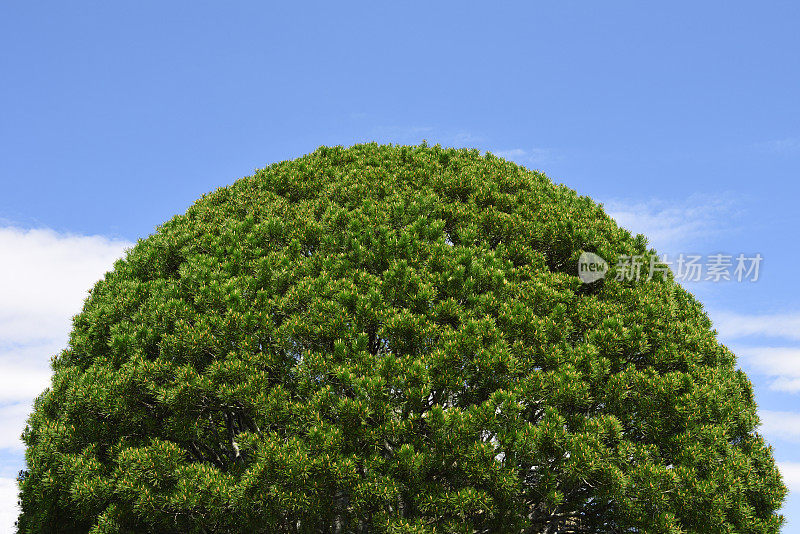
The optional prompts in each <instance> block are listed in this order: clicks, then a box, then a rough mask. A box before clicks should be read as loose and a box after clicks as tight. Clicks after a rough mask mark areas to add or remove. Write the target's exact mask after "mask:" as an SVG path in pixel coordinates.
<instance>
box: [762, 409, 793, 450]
mask: <svg viewBox="0 0 800 534" xmlns="http://www.w3.org/2000/svg"><path fill="white" fill-rule="evenodd" d="M758 415H759V417H760V418H761V428H760V431H761V433H762V434H764V435H765V436H767V438H769V439H770V440H775V439H782V440H785V441H791V442H796V443H800V413H797V412H780V411H773V410H759V411H758Z"/></svg>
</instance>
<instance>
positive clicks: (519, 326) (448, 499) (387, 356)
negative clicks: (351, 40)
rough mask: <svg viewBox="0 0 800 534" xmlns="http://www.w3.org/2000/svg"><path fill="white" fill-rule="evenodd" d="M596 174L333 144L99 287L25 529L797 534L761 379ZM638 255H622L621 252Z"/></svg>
mask: <svg viewBox="0 0 800 534" xmlns="http://www.w3.org/2000/svg"><path fill="white" fill-rule="evenodd" d="M582 251H592V252H595V253H597V254H600V255H601V256H603V257H605V258H606V259H609V260H614V259H615V258H616V257H618V255H620V254H645V255H647V254H653V253H655V251H653V250H648V249H647V247H646V241H645V239H644V237H643V236H636V237H633V236H631V235H630V233H628V232H627V231H626V230H623V229H621V228H619V227H618V226H617V225H616V224H615V223H614V221H613V220H612V219H610V218H609V217H608V216H607V215H606V214H605V213H604V212H603V210H602V207H601V206H598V205H597V204H595V203H594V202H592V201H591V200H590V199H589V198H586V197H581V196H578V195H577V194H576V193H575V192H574V191H572V190H570V189H568V188H566V187H564V186H560V185H554V184H553V183H552V182H550V181H549V180H548V179H547V178H546V177H545V176H543V175H542V174H540V173H537V172H532V171H529V170H526V169H524V168H521V167H519V166H517V165H515V164H513V163H509V162H506V161H503V160H502V159H499V158H497V157H495V156H493V155H491V154H486V155H482V154H481V153H479V152H478V151H477V150H454V149H443V148H441V147H439V146H438V145H437V146H434V147H428V146H427V145H425V144H423V145H422V146H417V147H407V146H379V145H376V144H366V145H358V146H354V147H351V148H347V149H345V148H342V147H334V148H320V149H318V150H317V151H316V152H314V153H313V154H310V155H308V156H306V157H303V158H300V159H297V160H294V161H288V162H282V163H277V164H274V165H270V166H269V167H267V168H265V169H263V170H259V171H257V172H256V174H255V175H254V176H250V177H246V178H242V179H241V180H238V181H237V182H235V183H234V184H233V185H231V186H230V187H225V188H221V189H218V190H217V191H215V192H213V193H212V194H209V195H207V196H204V197H203V198H201V199H200V200H199V201H198V202H197V203H195V204H194V205H193V206H192V207H191V208H190V209H189V210H188V212H187V213H186V214H185V215H180V216H176V217H174V218H173V219H172V220H170V221H169V222H167V223H166V224H164V225H163V226H161V227H160V228H158V231H157V232H156V233H155V234H153V235H151V236H150V237H148V238H147V239H143V240H140V241H139V242H138V244H137V245H136V246H135V247H133V249H132V250H130V251H129V252H128V254H127V256H126V257H125V258H124V259H122V260H120V261H118V262H117V263H116V264H115V266H114V270H113V271H111V272H109V273H107V275H106V276H105V278H104V279H103V280H102V281H100V282H98V283H97V285H96V286H95V287H94V288H93V289H92V290H91V292H90V295H89V297H88V298H87V300H86V302H85V305H84V308H83V311H82V312H81V313H80V314H79V315H77V316H76V317H75V318H74V329H73V331H72V334H71V337H70V342H69V346H68V348H67V349H66V350H64V351H63V352H62V353H61V354H60V355H58V356H57V357H55V358H54V360H53V368H54V370H55V374H54V377H53V380H52V386H51V387H50V388H49V389H48V390H46V391H45V392H44V393H43V394H42V395H41V396H40V397H39V398H38V399H37V401H36V405H35V410H34V413H33V414H32V415H31V417H30V420H29V424H28V428H27V429H26V431H25V434H24V440H25V442H26V443H27V453H26V458H27V471H26V472H24V473H23V474H22V475H21V477H20V479H21V505H22V514H21V516H20V519H19V531H20V532H24V533H34V532H35V533H39V532H59V533H72V532H91V533H93V534H100V533H103V534H110V533H162V532H163V533H168V532H196V533H203V532H220V533H257V532H265V533H266V532H292V533H295V532H298V533H299V532H303V533H311V532H389V533H412V532H413V533H432V532H441V533H444V532H530V533H544V532H556V531H557V532H650V533H653V532H665V533H667V532H668V533H675V534H677V533H702V534H709V533H734V532H747V533H767V532H770V533H775V532H778V529H779V527H780V524H781V523H782V521H783V519H782V517H781V516H779V515H778V514H777V513H776V510H777V509H778V508H779V507H780V505H781V503H782V500H783V498H784V496H785V493H786V489H785V487H784V485H783V483H782V482H781V477H780V474H779V472H778V470H777V469H776V466H775V463H774V460H773V457H772V450H771V448H770V447H769V446H768V445H767V444H766V443H765V442H764V440H763V438H762V437H761V436H760V435H759V434H758V433H757V432H756V431H755V428H756V426H757V424H758V418H757V415H756V406H755V404H754V401H753V392H752V387H751V384H750V382H749V381H748V379H747V378H746V377H745V375H744V374H743V373H742V372H741V371H738V370H736V368H735V358H734V355H733V354H732V353H731V352H730V351H729V350H728V349H727V348H726V347H724V346H723V345H721V344H719V343H718V341H717V339H716V334H715V332H714V331H713V330H712V328H711V323H710V321H709V319H708V318H707V316H706V315H705V313H704V312H703V311H702V308H701V305H700V304H699V303H698V302H697V301H695V300H694V298H693V297H692V296H691V295H690V294H688V293H687V292H686V291H684V290H683V289H682V288H681V287H680V286H679V285H677V284H676V283H675V282H674V280H673V279H672V278H671V277H670V276H667V277H666V278H662V277H661V276H660V275H659V276H657V277H655V278H654V279H653V280H641V281H638V282H637V281H616V280H615V279H614V278H615V277H614V276H613V272H612V273H611V276H610V277H609V278H608V279H606V280H605V281H604V282H601V283H595V284H592V285H590V286H589V285H583V284H582V283H581V282H580V280H579V279H578V277H577V276H576V275H577V260H578V257H579V255H580V253H581V252H582ZM612 263H613V261H612Z"/></svg>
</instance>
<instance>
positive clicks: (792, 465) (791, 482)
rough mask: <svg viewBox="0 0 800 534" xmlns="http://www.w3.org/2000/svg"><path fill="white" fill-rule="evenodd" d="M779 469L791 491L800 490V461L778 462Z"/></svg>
mask: <svg viewBox="0 0 800 534" xmlns="http://www.w3.org/2000/svg"><path fill="white" fill-rule="evenodd" d="M778 469H779V470H780V472H781V474H782V475H783V482H784V484H786V486H787V487H788V488H789V491H800V462H778Z"/></svg>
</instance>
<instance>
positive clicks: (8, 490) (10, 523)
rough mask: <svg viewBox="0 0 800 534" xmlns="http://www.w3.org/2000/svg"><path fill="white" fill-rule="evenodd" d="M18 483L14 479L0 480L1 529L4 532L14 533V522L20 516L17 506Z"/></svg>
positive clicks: (4, 478)
mask: <svg viewBox="0 0 800 534" xmlns="http://www.w3.org/2000/svg"><path fill="white" fill-rule="evenodd" d="M17 491H18V490H17V481H16V480H14V479H13V478H6V477H3V478H0V503H2V505H0V528H2V529H3V532H13V531H14V522H15V521H16V520H17V516H18V515H19V507H18V506H17Z"/></svg>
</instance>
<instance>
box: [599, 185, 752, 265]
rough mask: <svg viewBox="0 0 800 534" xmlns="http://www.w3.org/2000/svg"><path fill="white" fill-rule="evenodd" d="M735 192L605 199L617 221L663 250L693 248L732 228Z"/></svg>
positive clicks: (606, 206)
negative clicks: (677, 197) (682, 197)
mask: <svg viewBox="0 0 800 534" xmlns="http://www.w3.org/2000/svg"><path fill="white" fill-rule="evenodd" d="M737 204H738V202H737V200H736V198H735V197H734V196H733V195H731V194H725V195H720V196H715V197H713V198H712V197H707V196H702V195H693V196H691V197H689V198H687V199H685V200H682V201H679V202H678V201H675V202H667V201H664V200H660V199H652V200H646V201H642V200H625V199H612V200H609V201H606V202H604V203H603V205H604V208H605V210H606V213H608V214H609V215H610V216H611V217H613V218H614V220H616V221H617V223H618V224H619V225H620V226H622V227H624V228H627V229H628V230H630V231H631V232H633V233H634V234H644V235H645V236H647V238H648V242H649V243H650V244H651V245H652V246H653V247H655V248H656V249H657V250H659V251H660V252H662V251H666V252H673V253H677V252H692V250H689V249H690V248H691V247H693V246H697V244H698V242H699V241H700V240H701V239H704V238H708V237H710V236H714V235H717V234H719V233H721V232H722V231H724V230H726V229H729V228H730V224H731V222H730V221H731V219H732V217H733V216H735V215H736V214H737Z"/></svg>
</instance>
